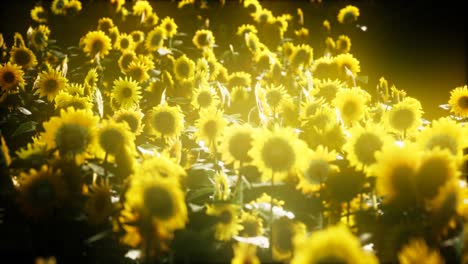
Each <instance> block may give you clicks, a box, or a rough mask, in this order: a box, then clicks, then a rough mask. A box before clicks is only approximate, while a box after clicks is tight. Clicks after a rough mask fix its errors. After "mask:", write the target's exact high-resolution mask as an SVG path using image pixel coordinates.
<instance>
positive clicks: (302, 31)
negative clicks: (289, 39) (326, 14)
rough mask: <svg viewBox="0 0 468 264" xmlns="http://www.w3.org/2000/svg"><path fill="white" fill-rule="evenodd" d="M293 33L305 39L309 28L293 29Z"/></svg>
mask: <svg viewBox="0 0 468 264" xmlns="http://www.w3.org/2000/svg"><path fill="white" fill-rule="evenodd" d="M294 35H295V36H296V37H297V38H298V39H303V40H307V37H309V30H308V29H307V28H304V27H301V28H300V29H298V30H294Z"/></svg>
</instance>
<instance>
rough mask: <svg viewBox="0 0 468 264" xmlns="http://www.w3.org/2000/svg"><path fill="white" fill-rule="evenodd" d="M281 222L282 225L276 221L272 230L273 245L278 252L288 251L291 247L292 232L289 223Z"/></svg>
mask: <svg viewBox="0 0 468 264" xmlns="http://www.w3.org/2000/svg"><path fill="white" fill-rule="evenodd" d="M282 222H283V223H282V225H280V223H276V225H275V226H274V229H273V232H275V234H276V236H275V239H274V247H275V248H276V249H277V250H278V251H280V252H288V251H290V250H292V248H293V244H292V237H293V236H294V232H293V230H291V226H290V225H289V224H287V223H284V222H285V221H282Z"/></svg>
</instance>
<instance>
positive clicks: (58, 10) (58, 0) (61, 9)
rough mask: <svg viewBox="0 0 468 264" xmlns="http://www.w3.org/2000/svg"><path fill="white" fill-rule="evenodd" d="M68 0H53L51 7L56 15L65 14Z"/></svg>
mask: <svg viewBox="0 0 468 264" xmlns="http://www.w3.org/2000/svg"><path fill="white" fill-rule="evenodd" d="M67 4H68V0H53V1H52V5H51V7H50V9H51V10H52V13H54V14H55V15H65V6H66V5H67Z"/></svg>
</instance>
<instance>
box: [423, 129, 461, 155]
mask: <svg viewBox="0 0 468 264" xmlns="http://www.w3.org/2000/svg"><path fill="white" fill-rule="evenodd" d="M436 147H439V148H441V149H448V150H449V151H450V152H451V153H452V154H453V155H456V154H457V150H458V144H457V140H456V139H455V138H453V137H451V136H449V135H445V134H439V135H433V136H432V137H431V138H430V139H429V140H428V141H427V143H426V149H434V148H436Z"/></svg>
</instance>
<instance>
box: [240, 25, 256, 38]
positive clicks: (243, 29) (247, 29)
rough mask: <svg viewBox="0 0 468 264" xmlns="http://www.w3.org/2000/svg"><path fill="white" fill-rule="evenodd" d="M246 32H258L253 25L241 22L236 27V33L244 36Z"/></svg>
mask: <svg viewBox="0 0 468 264" xmlns="http://www.w3.org/2000/svg"><path fill="white" fill-rule="evenodd" d="M248 33H253V34H257V33H258V31H257V28H256V27H255V26H254V25H250V24H243V25H242V26H239V27H238V28H237V32H236V35H238V36H240V37H245V34H248Z"/></svg>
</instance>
